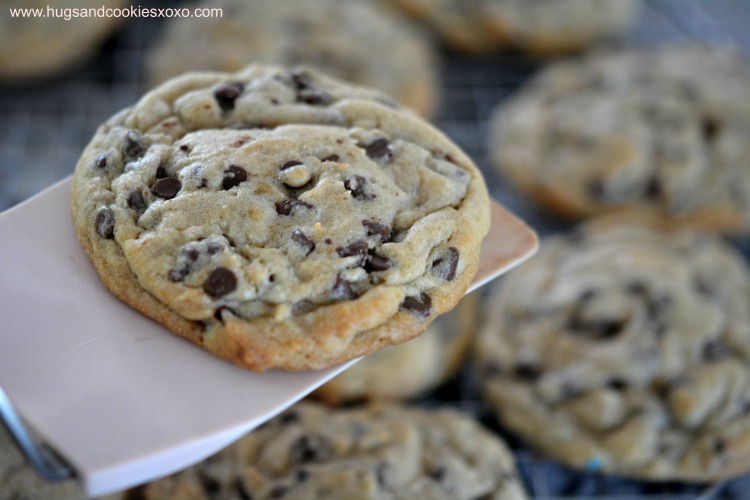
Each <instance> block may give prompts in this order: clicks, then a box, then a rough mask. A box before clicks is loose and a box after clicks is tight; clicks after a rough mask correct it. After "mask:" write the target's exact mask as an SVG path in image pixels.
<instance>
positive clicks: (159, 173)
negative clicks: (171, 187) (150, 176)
mask: <svg viewBox="0 0 750 500" xmlns="http://www.w3.org/2000/svg"><path fill="white" fill-rule="evenodd" d="M165 177H169V174H168V173H167V168H166V167H165V166H164V165H159V166H158V167H156V178H157V179H164V178H165Z"/></svg>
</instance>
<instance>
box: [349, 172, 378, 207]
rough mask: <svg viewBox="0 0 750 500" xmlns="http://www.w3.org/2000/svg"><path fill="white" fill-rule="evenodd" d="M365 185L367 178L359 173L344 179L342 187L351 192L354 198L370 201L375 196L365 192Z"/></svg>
mask: <svg viewBox="0 0 750 500" xmlns="http://www.w3.org/2000/svg"><path fill="white" fill-rule="evenodd" d="M365 186H367V179H365V178H364V177H362V176H361V175H353V176H351V177H349V178H347V179H346V180H345V181H344V187H345V188H346V190H347V191H349V192H350V193H352V196H353V197H354V199H356V200H360V201H370V200H373V199H375V198H376V196H375V195H374V194H368V193H367V192H365Z"/></svg>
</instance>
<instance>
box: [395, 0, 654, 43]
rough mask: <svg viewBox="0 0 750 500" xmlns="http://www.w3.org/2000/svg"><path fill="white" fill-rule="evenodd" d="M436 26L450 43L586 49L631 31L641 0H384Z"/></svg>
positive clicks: (438, 31)
mask: <svg viewBox="0 0 750 500" xmlns="http://www.w3.org/2000/svg"><path fill="white" fill-rule="evenodd" d="M383 1H385V2H386V3H388V4H392V5H395V6H397V7H400V8H401V9H403V10H405V11H406V12H407V13H409V14H411V15H413V16H415V17H417V18H418V19H421V20H422V21H424V22H425V23H426V24H428V25H429V26H431V27H432V28H433V29H434V30H435V31H436V32H437V33H438V34H439V35H440V36H441V38H442V39H443V40H444V42H445V43H446V44H447V45H448V46H449V47H451V48H453V49H457V50H462V51H467V52H489V51H495V50H500V49H508V48H512V49H517V50H523V51H525V52H530V53H534V54H539V55H549V54H558V53H561V52H568V51H573V50H578V49H581V48H583V47H585V46H587V45H590V44H592V43H594V42H598V41H601V40H602V39H606V38H611V37H615V36H617V35H620V34H622V33H624V32H625V31H627V30H628V29H629V28H630V27H631V26H632V25H633V24H634V22H635V19H636V16H637V12H638V6H639V3H640V2H639V1H638V0H566V1H564V2H560V1H558V0H533V1H529V0H383Z"/></svg>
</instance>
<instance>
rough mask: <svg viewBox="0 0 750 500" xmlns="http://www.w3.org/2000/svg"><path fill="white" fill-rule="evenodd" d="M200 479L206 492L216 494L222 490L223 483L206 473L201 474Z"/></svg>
mask: <svg viewBox="0 0 750 500" xmlns="http://www.w3.org/2000/svg"><path fill="white" fill-rule="evenodd" d="M198 480H199V481H200V484H201V488H202V489H203V491H204V492H205V493H207V494H208V495H209V496H210V495H216V494H217V493H219V492H220V491H221V483H220V482H219V481H218V480H216V479H214V478H212V477H210V476H207V475H206V474H199V475H198Z"/></svg>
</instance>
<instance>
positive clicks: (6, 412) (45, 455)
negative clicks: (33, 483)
mask: <svg viewBox="0 0 750 500" xmlns="http://www.w3.org/2000/svg"><path fill="white" fill-rule="evenodd" d="M0 420H2V422H3V424H5V428H6V429H8V432H10V435H11V437H12V438H13V440H14V441H15V442H16V444H17V445H18V448H19V449H20V450H21V452H23V454H24V455H25V456H26V458H27V459H28V460H29V462H31V465H33V466H34V468H35V469H36V470H37V472H39V474H41V476H42V477H43V478H44V479H46V480H47V481H62V480H64V479H70V478H72V477H74V476H75V471H74V470H73V469H72V468H71V467H70V466H69V465H68V464H66V463H65V462H64V461H63V460H62V458H60V457H59V456H58V455H57V454H56V453H55V452H54V451H53V450H52V449H51V448H50V447H49V446H47V445H45V444H43V443H37V442H36V441H35V440H34V439H33V438H32V436H31V433H30V432H29V431H28V429H27V428H26V425H24V423H23V421H22V420H21V417H20V416H19V415H18V412H17V411H16V409H15V408H14V407H13V403H11V401H10V398H9V397H8V395H7V394H6V393H5V391H4V390H3V388H2V387H0Z"/></svg>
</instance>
